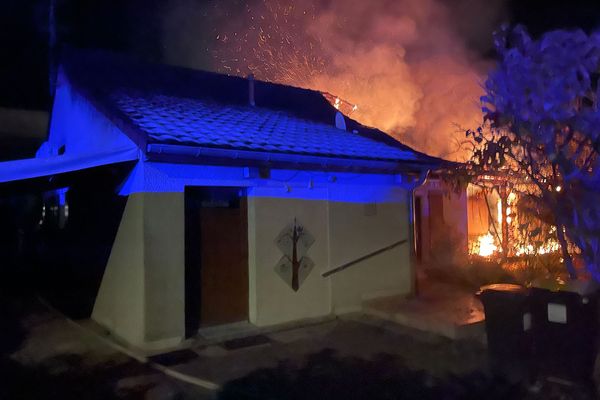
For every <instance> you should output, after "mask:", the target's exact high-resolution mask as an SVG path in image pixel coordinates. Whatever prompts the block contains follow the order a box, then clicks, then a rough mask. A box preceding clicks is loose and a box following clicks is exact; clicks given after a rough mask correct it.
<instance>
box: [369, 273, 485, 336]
mask: <svg viewBox="0 0 600 400" xmlns="http://www.w3.org/2000/svg"><path fill="white" fill-rule="evenodd" d="M418 283H419V286H418V288H419V291H418V296H416V297H414V298H411V299H406V298H405V296H390V297H383V298H378V299H373V300H369V301H367V302H365V304H364V305H363V309H364V310H365V311H366V312H368V313H370V314H372V315H375V316H377V317H380V318H383V319H388V320H390V321H394V322H397V323H399V324H400V325H403V326H409V327H412V328H415V329H419V330H422V331H426V332H433V333H436V334H438V335H442V336H446V337H448V338H451V339H466V338H472V339H479V340H483V339H484V338H485V314H484V312H483V305H482V304H481V301H479V299H478V298H476V296H475V295H474V293H473V291H472V290H468V289H465V288H460V287H458V286H456V285H450V284H445V283H441V282H434V281H431V280H427V279H423V278H421V279H419V282H418Z"/></svg>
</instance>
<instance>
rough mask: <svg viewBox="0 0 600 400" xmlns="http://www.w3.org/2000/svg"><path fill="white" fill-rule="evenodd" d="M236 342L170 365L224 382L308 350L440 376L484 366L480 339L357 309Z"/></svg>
mask: <svg viewBox="0 0 600 400" xmlns="http://www.w3.org/2000/svg"><path fill="white" fill-rule="evenodd" d="M232 342H234V341H232ZM235 345H236V343H235V342H234V343H233V346H234V347H235V348H234V349H231V350H227V347H228V346H227V343H225V344H223V345H212V346H200V347H195V348H192V350H193V351H194V353H196V355H197V356H196V357H195V358H193V359H191V360H186V362H184V363H182V364H179V365H173V366H172V367H173V368H175V369H176V370H178V371H180V372H183V373H186V374H189V375H193V376H202V377H203V378H204V379H208V380H210V381H214V382H216V383H218V384H224V383H226V382H229V381H231V380H234V379H237V378H240V377H243V376H245V375H247V374H249V373H251V372H252V371H254V370H256V369H259V368H275V367H277V365H279V363H282V362H287V363H293V364H302V363H303V362H304V361H305V360H307V359H308V358H309V357H310V356H311V355H312V354H317V353H319V352H321V351H323V350H324V349H329V350H331V351H332V352H333V353H335V354H336V355H338V356H340V357H357V358H362V359H373V358H376V357H378V356H380V355H383V354H385V355H387V356H391V357H397V358H401V359H402V361H403V363H404V364H405V365H406V367H408V368H409V369H412V370H427V371H429V372H430V373H432V374H433V375H435V376H439V377H443V376H447V375H448V374H465V373H470V372H473V371H482V370H486V369H487V365H486V363H487V358H486V353H485V348H484V347H483V345H482V344H481V343H480V342H477V341H451V340H449V339H446V338H444V337H440V336H436V335H431V334H426V333H423V332H418V331H414V330H412V329H409V328H403V327H400V326H398V325H396V324H394V323H391V322H387V321H384V320H380V319H377V318H373V317H368V316H363V315H360V314H356V315H350V316H347V317H344V318H342V319H337V320H334V321H331V322H325V323H321V324H317V325H313V326H308V327H304V328H295V329H290V330H285V331H281V332H275V333H271V334H266V335H259V336H255V337H254V338H248V340H247V341H246V343H243V342H242V343H239V344H238V346H235ZM229 347H231V346H229Z"/></svg>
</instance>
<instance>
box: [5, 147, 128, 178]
mask: <svg viewBox="0 0 600 400" xmlns="http://www.w3.org/2000/svg"><path fill="white" fill-rule="evenodd" d="M138 158H139V150H138V148H137V147H136V148H127V149H121V150H115V151H111V152H104V153H98V154H80V155H62V156H52V157H43V158H27V159H24V160H14V161H5V162H0V183H2V182H12V181H18V180H23V179H31V178H39V177H42V176H51V175H56V174H62V173H66V172H72V171H80V170H82V169H87V168H93V167H99V166H101V165H109V164H116V163H120V162H125V161H134V160H137V159H138Z"/></svg>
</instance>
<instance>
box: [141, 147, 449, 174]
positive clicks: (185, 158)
mask: <svg viewBox="0 0 600 400" xmlns="http://www.w3.org/2000/svg"><path fill="white" fill-rule="evenodd" d="M146 155H147V158H148V160H150V161H159V162H175V163H188V164H210V165H230V166H231V165H235V166H267V167H278V168H300V167H301V168H303V169H311V170H328V171H329V170H336V171H357V172H369V173H386V174H394V173H401V172H418V171H423V170H428V169H433V168H436V166H437V165H436V164H434V163H431V162H430V161H429V160H428V161H422V160H406V161H385V160H365V159H355V158H338V157H325V156H314V155H304V154H290V153H272V152H264V151H251V150H236V149H223V148H212V147H197V146H184V145H174V144H160V143H151V144H148V146H147V148H146Z"/></svg>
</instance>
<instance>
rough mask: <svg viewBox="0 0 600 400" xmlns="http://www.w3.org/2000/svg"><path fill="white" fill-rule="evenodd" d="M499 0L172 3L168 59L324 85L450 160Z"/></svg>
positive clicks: (362, 116) (364, 118)
mask: <svg viewBox="0 0 600 400" xmlns="http://www.w3.org/2000/svg"><path fill="white" fill-rule="evenodd" d="M502 11H503V7H502V0H493V1H492V0H490V1H485V2H483V1H478V0H446V1H444V2H442V1H441V0H372V1H364V0H362V1H359V0H329V1H318V0H302V1H293V0H255V1H245V2H241V1H236V0H220V1H212V2H208V3H207V2H199V1H195V0H171V1H170V3H169V7H168V8H167V9H166V10H165V18H164V25H163V26H164V35H163V46H164V49H165V53H164V55H165V58H166V61H167V62H170V63H173V64H178V65H185V66H189V67H193V68H202V69H209V70H216V71H219V72H224V73H230V74H235V75H242V76H244V75H247V74H248V73H250V72H252V73H254V74H255V75H256V76H257V78H259V79H263V80H269V81H274V82H280V83H285V84H290V85H295V86H300V87H306V88H311V89H315V90H320V91H323V92H329V93H331V94H333V95H335V96H339V97H340V98H341V99H343V100H345V101H348V102H350V103H352V104H355V105H357V109H356V110H355V111H353V112H352V115H351V117H352V118H355V119H357V120H358V121H360V122H361V123H363V124H366V125H369V126H374V127H377V128H379V129H381V130H383V131H385V132H387V133H389V134H390V135H393V136H394V137H396V138H398V139H399V140H401V141H402V142H404V143H406V144H408V145H410V146H413V147H414V148H416V149H418V150H421V151H424V152H427V153H429V154H432V155H436V156H441V157H445V158H449V159H454V160H461V159H463V158H464V157H465V153H464V151H461V150H460V147H461V146H460V144H461V143H462V141H463V140H464V129H462V128H470V127H473V126H475V125H477V124H478V123H480V122H481V112H480V109H479V96H480V95H481V94H482V89H481V82H482V81H483V79H484V74H485V70H486V68H487V67H488V65H487V62H486V61H485V60H484V59H483V56H482V54H484V53H485V52H486V51H487V50H489V47H490V46H491V32H492V31H493V30H494V29H495V27H496V26H497V25H498V22H499V20H500V19H501V18H502V17H503V12H502Z"/></svg>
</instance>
